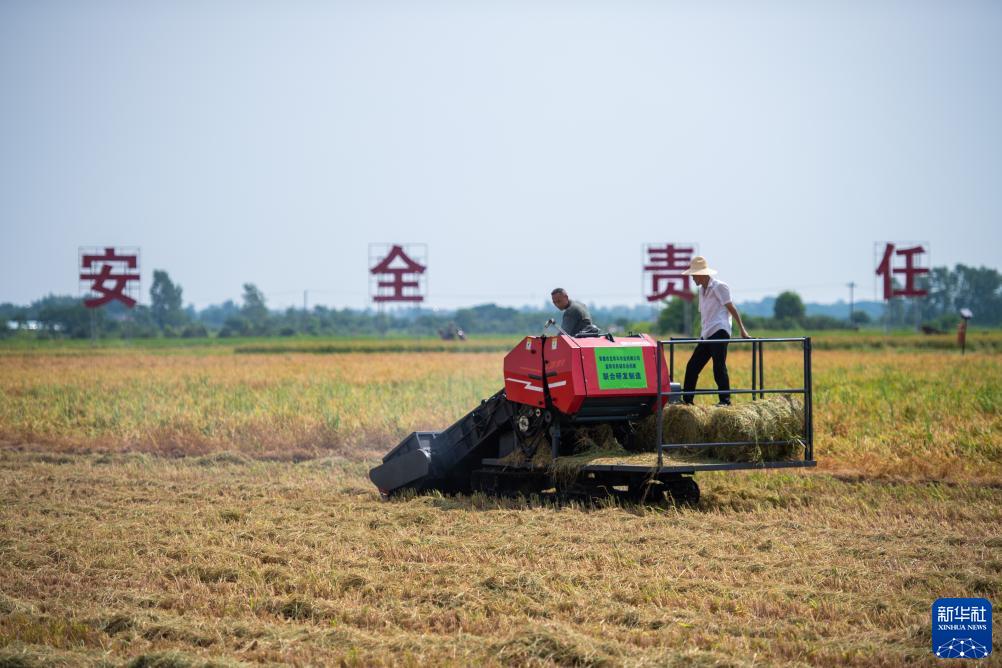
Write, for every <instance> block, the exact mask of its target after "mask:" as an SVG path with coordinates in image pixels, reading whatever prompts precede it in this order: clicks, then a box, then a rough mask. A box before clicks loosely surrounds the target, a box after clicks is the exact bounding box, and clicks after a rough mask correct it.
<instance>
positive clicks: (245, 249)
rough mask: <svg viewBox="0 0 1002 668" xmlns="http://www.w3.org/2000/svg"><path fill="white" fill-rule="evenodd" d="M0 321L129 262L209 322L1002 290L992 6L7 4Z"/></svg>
mask: <svg viewBox="0 0 1002 668" xmlns="http://www.w3.org/2000/svg"><path fill="white" fill-rule="evenodd" d="M0 96H2V97H0V301H13V302H17V303H26V302H29V301H31V300H33V299H36V298H38V297H41V296H43V295H45V294H47V293H50V292H55V293H60V294H77V292H78V282H77V278H76V274H77V248H78V247H79V246H82V245H105V244H117V245H123V246H124V245H134V246H141V247H142V262H143V267H142V269H143V272H142V273H143V282H144V285H143V292H144V301H145V300H148V289H149V284H150V274H151V273H152V270H153V269H155V268H162V269H166V270H168V271H169V272H170V274H171V276H172V277H173V278H174V279H175V280H176V281H178V282H179V283H180V284H181V285H182V286H183V287H184V296H185V301H186V302H194V303H196V304H198V305H199V306H203V305H205V304H208V303H213V302H220V301H222V300H224V299H227V298H234V299H236V298H238V297H239V295H240V292H241V287H240V286H241V284H242V283H244V282H246V281H252V282H255V283H256V284H257V285H258V286H259V287H260V288H261V289H262V291H263V292H264V293H265V294H266V295H267V296H268V298H269V304H270V305H271V306H274V307H279V306H285V305H289V304H301V303H302V291H303V289H309V290H310V291H311V292H310V301H311V302H315V303H324V304H328V305H333V306H338V307H341V306H355V307H361V306H364V305H366V304H367V302H368V299H367V295H368V279H367V271H366V269H367V266H366V265H367V261H368V243H369V242H395V241H396V242H425V243H427V244H428V252H429V265H430V267H429V289H430V299H429V301H428V305H430V306H435V307H452V306H456V305H460V304H476V303H483V302H487V301H494V302H498V303H504V304H526V303H541V302H542V301H543V300H545V299H547V298H548V294H549V289H550V288H551V287H553V286H555V285H562V286H564V287H566V288H567V289H568V290H569V292H570V293H571V295H572V296H574V297H580V298H582V299H584V300H585V301H588V302H591V303H593V304H611V303H639V302H640V301H641V299H642V298H641V289H642V286H641V274H640V271H641V261H642V257H641V247H642V244H643V243H644V242H650V241H658V242H660V241H697V242H698V243H699V244H700V249H701V251H702V253H703V254H704V255H706V256H707V257H708V259H709V260H710V262H711V264H712V265H714V266H716V267H718V268H719V269H720V272H721V273H720V277H721V278H722V279H723V280H725V281H727V282H729V283H730V285H731V288H732V293H733V295H734V299H735V301H744V300H747V299H758V298H760V297H762V296H764V295H767V294H772V293H775V292H777V291H778V290H781V289H788V288H789V289H795V290H798V291H799V292H800V293H801V294H802V295H803V296H804V297H805V298H806V299H808V300H816V301H834V300H836V299H839V298H846V297H847V293H848V290H847V289H846V288H845V287H844V286H845V283H846V282H848V281H850V280H855V281H856V282H858V283H860V285H861V287H860V289H859V290H858V292H857V298H860V297H862V298H872V297H873V294H874V276H873V271H874V268H875V262H874V257H873V256H874V242H875V241H878V240H921V241H927V242H929V244H930V247H931V251H932V258H931V259H932V263H933V264H934V265H941V264H949V265H953V264H954V263H957V262H963V263H966V264H974V265H980V264H985V265H989V266H993V267H999V266H1000V265H1002V262H1000V259H1002V258H1000V249H1002V231H1000V227H1002V122H1000V119H1002V3H999V2H964V1H946V0H943V1H942V2H920V1H916V2H880V1H869V0H867V1H862V0H861V1H858V2H857V1H853V0H842V1H839V2H830V3H822V2H802V1H796V2H794V1H791V2H744V1H742V2H691V3H673V2H665V1H662V0H659V1H654V2H630V1H616V2H612V1H608V2H583V1H581V0H577V1H567V2H545V1H544V2H540V1H532V2H517V1H510V2H494V3H492V2H454V3H453V2H399V3H396V2H380V1H378V0H370V1H367V2H357V3H337V2H305V1H303V2H295V1H283V2H278V1H275V2H221V1H212V0H208V1H195V0H189V1H181V2H159V3H147V2H134V1H129V2H73V1H67V2H46V1H42V0H27V1H24V2H18V1H13V0H4V1H3V2H0Z"/></svg>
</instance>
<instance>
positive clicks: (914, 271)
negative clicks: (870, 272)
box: [877, 244, 929, 299]
mask: <svg viewBox="0 0 1002 668" xmlns="http://www.w3.org/2000/svg"><path fill="white" fill-rule="evenodd" d="M923 253H925V249H924V248H922V246H913V247H911V248H899V249H896V250H895V247H894V244H887V246H886V247H885V248H884V257H883V258H882V259H881V260H880V264H879V265H877V276H883V278H884V299H891V298H892V297H925V296H926V295H927V294H929V291H928V290H921V289H919V288H918V287H916V286H915V277H916V276H919V275H921V274H928V273H929V270H928V269H926V268H925V267H917V266H915V260H916V256H918V255H922V254H923ZM895 255H899V256H901V257H903V258H904V259H905V266H903V267H893V266H891V259H892V258H893V257H894V256H895ZM894 274H904V275H905V287H904V288H901V289H898V288H895V287H894V280H893V279H894Z"/></svg>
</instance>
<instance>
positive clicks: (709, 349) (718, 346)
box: [682, 329, 731, 406]
mask: <svg viewBox="0 0 1002 668" xmlns="http://www.w3.org/2000/svg"><path fill="white" fill-rule="evenodd" d="M707 338H709V339H729V338H731V336H730V334H728V333H727V330H724V329H718V330H717V331H715V332H714V333H713V334H711V335H710V336H708V337H707ZM711 358H712V359H713V380H714V381H716V383H717V389H718V390H721V392H720V394H719V396H720V403H722V404H725V405H728V406H729V405H730V403H731V393H730V392H728V391H727V390H730V389H731V379H730V377H729V376H728V375H727V344H726V343H697V344H696V349H695V350H693V351H692V357H690V358H689V363H688V364H686V365H685V383H684V384H683V386H682V390H683V391H685V392H691V391H693V390H695V389H696V381H697V380H699V372H700V371H702V370H703V367H705V366H706V363H707V362H709V361H710V359H711ZM694 398H695V397H694V396H692V395H689V396H687V397H683V398H682V401H684V402H685V403H687V404H691V403H692V400H693V399H694Z"/></svg>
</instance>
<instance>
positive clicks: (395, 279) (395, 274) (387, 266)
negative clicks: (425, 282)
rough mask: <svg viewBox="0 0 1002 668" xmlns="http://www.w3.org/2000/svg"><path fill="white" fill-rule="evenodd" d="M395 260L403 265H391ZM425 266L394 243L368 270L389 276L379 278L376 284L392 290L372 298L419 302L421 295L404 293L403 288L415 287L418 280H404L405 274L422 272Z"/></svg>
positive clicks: (410, 274) (376, 299) (382, 300)
mask: <svg viewBox="0 0 1002 668" xmlns="http://www.w3.org/2000/svg"><path fill="white" fill-rule="evenodd" d="M395 260H399V261H400V262H401V263H402V264H403V266H396V267H394V266H392V265H393V262H394V261H395ZM425 269H427V267H425V266H424V265H422V264H419V263H417V262H415V261H414V260H412V259H411V258H410V257H408V256H407V253H405V252H404V249H403V248H401V247H400V246H397V245H394V246H393V247H392V248H391V249H390V252H389V253H388V254H387V255H386V257H384V258H383V259H382V261H381V262H380V263H379V264H377V265H376V266H375V267H373V268H372V269H370V270H369V273H371V274H375V275H386V274H389V275H390V276H391V278H390V280H385V281H384V280H380V281H378V282H377V284H376V285H377V286H378V287H380V288H390V289H391V290H392V291H393V292H392V294H388V295H379V294H377V295H375V296H374V297H373V298H372V300H373V301H377V302H420V301H423V300H424V296H423V295H419V294H404V288H417V287H418V281H416V280H405V278H404V277H405V276H413V275H414V274H423V273H424V271H425Z"/></svg>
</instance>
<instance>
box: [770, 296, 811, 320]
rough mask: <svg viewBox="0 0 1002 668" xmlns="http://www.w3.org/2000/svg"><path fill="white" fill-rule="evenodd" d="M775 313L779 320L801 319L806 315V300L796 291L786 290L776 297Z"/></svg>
mask: <svg viewBox="0 0 1002 668" xmlns="http://www.w3.org/2000/svg"><path fill="white" fill-rule="evenodd" d="M772 312H773V315H774V316H775V318H776V319H777V320H800V319H801V318H803V317H804V313H805V311H804V302H803V301H802V300H801V299H800V295H798V294H797V293H796V292H790V291H786V292H783V293H781V294H780V295H779V296H778V297H776V304H775V305H774V306H773V311H772Z"/></svg>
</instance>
